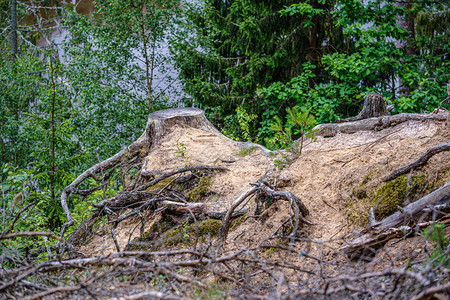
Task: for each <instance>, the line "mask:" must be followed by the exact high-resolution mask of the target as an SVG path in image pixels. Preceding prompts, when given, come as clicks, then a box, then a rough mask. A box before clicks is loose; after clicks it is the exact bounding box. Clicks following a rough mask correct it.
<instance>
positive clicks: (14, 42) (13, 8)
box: [11, 0, 17, 63]
mask: <svg viewBox="0 0 450 300" xmlns="http://www.w3.org/2000/svg"><path fill="white" fill-rule="evenodd" d="M11 52H12V56H11V58H12V61H13V63H14V62H15V61H16V57H17V0H11Z"/></svg>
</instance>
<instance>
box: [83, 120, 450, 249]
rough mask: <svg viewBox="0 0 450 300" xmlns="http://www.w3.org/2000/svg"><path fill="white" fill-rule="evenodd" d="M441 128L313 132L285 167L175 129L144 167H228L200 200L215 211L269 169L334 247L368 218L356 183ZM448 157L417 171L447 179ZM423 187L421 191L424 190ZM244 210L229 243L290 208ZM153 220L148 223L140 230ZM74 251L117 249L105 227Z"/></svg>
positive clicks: (123, 231) (261, 230)
mask: <svg viewBox="0 0 450 300" xmlns="http://www.w3.org/2000/svg"><path fill="white" fill-rule="evenodd" d="M443 126H444V125H443V123H436V122H432V121H427V122H417V121H410V122H406V123H402V124H400V125H397V126H395V127H390V128H388V129H385V130H382V131H377V132H374V131H360V132H357V133H353V134H338V135H336V136H334V137H332V138H323V137H319V138H318V139H317V141H315V142H311V141H310V142H308V143H307V145H306V146H305V148H304V150H303V152H302V154H301V156H300V157H298V158H296V159H295V160H294V161H291V162H290V164H289V165H287V166H285V167H284V168H283V169H280V168H279V167H277V166H275V164H274V160H281V159H282V158H281V155H280V154H278V155H275V156H270V155H264V154H263V153H262V151H261V150H259V149H253V151H242V150H241V149H240V148H239V147H238V146H237V145H236V144H235V143H234V142H233V141H231V140H229V139H228V138H226V137H224V136H222V135H219V134H213V133H210V132H206V131H203V130H199V129H195V128H191V127H182V126H175V127H173V128H172V129H171V131H170V132H168V133H167V134H165V135H164V136H163V137H162V138H161V140H159V141H158V143H157V145H154V146H153V148H152V149H151V151H150V153H149V155H148V161H147V162H146V165H145V166H146V170H147V171H149V172H154V173H155V175H157V174H160V173H163V172H167V171H170V170H174V169H176V168H180V167H183V166H185V165H214V166H223V167H226V168H228V169H229V171H227V172H221V173H217V174H216V175H215V176H214V177H213V180H212V183H211V186H210V187H209V189H210V193H208V196H207V197H205V199H202V202H205V203H207V204H208V206H209V207H210V208H211V210H214V211H225V210H227V208H228V207H229V205H230V203H231V202H232V201H233V200H235V199H236V198H237V197H238V196H239V195H240V194H241V193H243V192H244V191H245V190H247V189H248V188H249V187H250V186H249V183H251V182H254V181H256V180H257V179H258V178H260V177H261V176H263V175H264V174H267V175H268V176H269V179H270V180H271V181H272V182H274V183H278V184H279V185H284V187H279V189H283V190H287V191H290V192H292V193H293V194H295V195H296V196H297V197H299V198H300V199H301V200H302V201H303V202H304V204H305V205H306V206H307V207H308V208H309V210H310V216H308V220H309V221H311V222H312V223H314V225H306V224H305V225H304V228H303V229H304V230H305V232H306V234H307V235H308V236H309V237H310V238H312V239H314V240H322V241H329V242H330V243H331V244H333V245H334V246H336V247H339V246H340V245H341V244H342V243H343V240H342V239H340V237H343V236H348V234H349V233H351V232H353V231H356V230H359V229H360V228H361V226H364V219H365V218H366V216H364V215H361V214H362V213H363V212H365V209H367V207H366V206H367V203H366V204H362V205H359V206H358V203H357V202H358V201H360V200H361V199H359V198H358V197H355V188H358V187H361V186H364V187H365V188H366V189H367V193H368V194H370V193H371V191H373V190H375V189H376V188H377V187H378V186H379V185H380V184H381V178H382V177H383V176H385V175H387V174H389V173H390V172H391V171H393V170H394V169H396V168H398V167H400V166H403V165H405V164H407V163H409V162H411V161H413V160H415V159H417V158H418V157H419V156H420V155H422V154H423V153H424V152H425V151H426V150H427V149H428V148H429V147H432V146H434V145H437V144H440V143H443V142H447V141H448V139H445V138H444V136H443V135H442V134H441V133H442V128H443ZM439 128H441V130H440V131H439ZM449 155H450V154H449V153H448V152H446V153H441V154H438V155H436V156H435V157H433V158H432V159H431V160H430V161H429V162H428V164H427V165H426V166H425V167H423V168H422V169H421V170H419V171H420V172H422V173H424V174H426V178H427V180H428V181H430V182H431V181H433V180H434V181H433V182H434V183H436V182H437V181H449V180H450V172H448V170H450V159H449ZM446 170H447V171H446ZM415 172H416V171H415ZM433 176H434V177H433ZM432 178H434V179H432ZM429 188H430V189H431V187H429ZM426 190H427V188H424V189H423V191H422V193H425V192H426ZM369 196H370V195H367V197H366V198H368V197H369ZM360 198H361V197H360ZM363 198H364V197H363ZM364 201H366V202H367V199H366V200H364ZM364 201H363V200H361V202H364ZM353 202H355V203H353ZM267 206H268V205H267ZM247 207H249V208H250V209H249V214H248V215H247V216H246V218H245V221H244V222H243V223H242V224H241V225H240V226H238V227H237V228H236V229H234V230H233V231H231V232H230V234H229V236H228V240H227V243H228V244H227V245H228V247H234V246H240V245H245V246H250V245H255V244H258V243H260V242H261V241H263V240H264V239H266V238H269V237H271V236H272V235H273V234H274V232H276V231H277V230H278V229H279V228H280V226H281V225H282V224H283V223H284V222H285V221H286V220H287V219H288V217H289V213H290V207H289V205H288V203H284V202H279V203H278V202H276V203H274V204H273V205H271V206H270V207H269V208H268V209H266V211H265V212H264V218H261V217H259V218H256V217H253V216H252V215H253V212H254V207H255V203H254V201H249V202H248V203H247ZM351 209H354V210H355V211H356V213H355V212H353V215H355V214H356V215H358V214H360V215H361V216H360V218H355V217H354V218H352V219H350V218H349V215H351V214H352V211H351ZM151 225H152V223H149V224H147V225H146V228H149V227H150V226H151ZM133 230H134V232H133V233H132V234H131V237H130V233H131V232H132V231H133ZM116 233H117V235H118V236H117V237H118V242H119V244H120V246H121V248H123V247H124V246H125V245H126V243H127V242H128V241H129V240H130V239H133V238H134V237H136V236H138V235H139V229H136V228H131V227H130V224H129V223H126V222H122V223H120V224H119V226H118V228H117V229H116ZM80 250H81V251H82V252H83V253H85V254H87V255H105V254H107V253H109V252H113V251H115V248H114V243H113V241H112V239H111V236H110V234H109V229H108V227H105V226H100V228H99V229H98V230H97V232H96V234H95V235H94V237H93V238H92V239H91V241H90V242H89V243H88V244H87V245H85V246H84V247H82V248H81V249H80Z"/></svg>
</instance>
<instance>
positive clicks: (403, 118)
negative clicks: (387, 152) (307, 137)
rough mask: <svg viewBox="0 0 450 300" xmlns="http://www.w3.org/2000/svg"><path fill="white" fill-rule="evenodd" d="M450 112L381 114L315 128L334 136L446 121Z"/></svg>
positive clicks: (316, 132)
mask: <svg viewBox="0 0 450 300" xmlns="http://www.w3.org/2000/svg"><path fill="white" fill-rule="evenodd" d="M448 115H449V113H440V114H431V115H422V114H398V115H393V116H381V117H374V118H369V119H363V120H358V121H354V122H346V123H329V124H320V125H317V126H316V127H314V128H313V131H315V134H316V135H317V136H326V137H333V136H335V135H337V134H338V133H349V134H350V133H355V132H358V131H370V130H375V131H379V130H382V129H385V128H388V127H393V126H396V125H398V124H401V123H404V122H407V121H427V120H432V121H436V122H445V121H446V120H447V116H448Z"/></svg>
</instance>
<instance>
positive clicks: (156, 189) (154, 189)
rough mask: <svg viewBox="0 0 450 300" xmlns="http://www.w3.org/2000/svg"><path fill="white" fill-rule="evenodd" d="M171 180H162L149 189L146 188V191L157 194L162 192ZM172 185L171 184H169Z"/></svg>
mask: <svg viewBox="0 0 450 300" xmlns="http://www.w3.org/2000/svg"><path fill="white" fill-rule="evenodd" d="M172 180H173V178H170V177H169V178H166V179H164V180H161V181H160V182H158V183H157V184H155V185H152V186H151V187H149V188H147V189H146V191H147V192H150V193H158V192H159V191H160V190H162V189H163V188H164V187H165V186H166V185H168V184H169V183H170V182H171V181H172ZM171 185H172V184H171Z"/></svg>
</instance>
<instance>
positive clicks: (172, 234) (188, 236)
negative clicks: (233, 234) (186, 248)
mask: <svg viewBox="0 0 450 300" xmlns="http://www.w3.org/2000/svg"><path fill="white" fill-rule="evenodd" d="M221 225H222V222H221V221H219V220H214V219H206V220H204V221H200V222H197V223H194V224H190V225H188V224H187V223H185V224H184V225H183V226H181V227H179V228H175V229H170V230H169V231H167V232H166V233H164V235H163V237H162V238H163V242H164V245H166V246H173V245H176V244H179V243H184V244H188V245H190V244H192V243H193V242H194V241H195V240H196V238H197V237H199V238H204V237H205V236H210V237H215V236H217V235H218V234H219V230H220V226H221ZM201 240H204V239H200V241H201Z"/></svg>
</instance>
